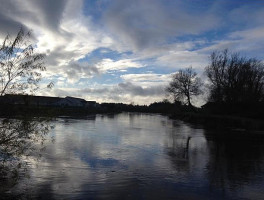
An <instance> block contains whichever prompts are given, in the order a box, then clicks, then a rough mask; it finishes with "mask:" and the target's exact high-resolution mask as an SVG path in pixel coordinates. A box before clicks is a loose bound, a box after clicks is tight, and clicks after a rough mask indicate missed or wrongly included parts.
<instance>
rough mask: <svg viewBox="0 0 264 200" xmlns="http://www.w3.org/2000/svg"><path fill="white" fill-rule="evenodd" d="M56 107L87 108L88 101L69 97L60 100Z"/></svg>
mask: <svg viewBox="0 0 264 200" xmlns="http://www.w3.org/2000/svg"><path fill="white" fill-rule="evenodd" d="M55 105H56V106H60V107H85V106H86V100H84V99H81V98H75V97H69V96H67V97H65V98H63V99H60V100H59V101H58V102H56V103H55Z"/></svg>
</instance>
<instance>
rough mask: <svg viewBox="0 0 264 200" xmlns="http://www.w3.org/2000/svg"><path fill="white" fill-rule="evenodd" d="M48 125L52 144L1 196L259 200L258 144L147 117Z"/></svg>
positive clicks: (262, 172) (262, 184)
mask: <svg viewBox="0 0 264 200" xmlns="http://www.w3.org/2000/svg"><path fill="white" fill-rule="evenodd" d="M52 124H53V125H54V129H52V130H51V131H50V133H49V135H48V137H52V138H53V140H52V141H51V140H47V141H46V142H45V143H44V145H45V149H44V150H42V152H41V157H40V158H38V159H30V158H28V164H27V172H28V173H27V174H28V175H27V176H25V177H22V178H20V179H19V181H18V182H17V183H16V184H14V185H13V186H12V187H10V188H9V189H8V190H6V191H5V195H2V197H3V196H4V197H5V198H6V199H11V198H17V199H264V190H263V188H264V142H263V141H259V140H240V139H235V138H232V140H229V139H225V140H223V139H219V138H218V139H217V138H215V137H214V130H211V131H206V130H204V129H202V128H201V127H195V126H192V125H190V124H186V123H184V122H182V121H177V120H170V119H168V118H167V117H165V116H161V115H151V114H131V113H122V114H117V115H96V116H91V117H87V118H85V119H70V118H58V119H57V120H55V121H53V122H52ZM215 131H217V130H215ZM0 187H1V186H0ZM0 199H1V197H0Z"/></svg>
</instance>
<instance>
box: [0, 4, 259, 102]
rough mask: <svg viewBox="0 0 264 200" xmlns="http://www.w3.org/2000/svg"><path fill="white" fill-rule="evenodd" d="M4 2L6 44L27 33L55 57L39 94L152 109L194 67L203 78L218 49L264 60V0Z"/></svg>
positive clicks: (0, 20)
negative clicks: (177, 78)
mask: <svg viewBox="0 0 264 200" xmlns="http://www.w3.org/2000/svg"><path fill="white" fill-rule="evenodd" d="M0 3H1V7H0V27H1V29H0V40H2V39H3V38H4V36H5V35H6V34H7V33H9V34H10V35H15V34H16V33H17V32H18V30H19V28H20V27H21V26H23V27H25V28H27V29H30V30H32V31H33V34H34V37H35V41H36V47H37V50H38V51H39V52H42V53H45V54H46V55H47V56H46V67H47V71H46V72H45V73H44V74H43V77H44V78H43V81H42V84H43V89H41V90H40V91H39V92H38V93H37V95H52V96H61V97H64V96H75V97H81V98H85V99H86V100H96V101H98V102H123V103H131V102H133V103H135V104H149V103H151V102H154V101H160V100H162V99H164V98H165V97H166V96H165V92H164V87H165V86H166V85H167V84H168V82H169V81H170V78H171V74H172V73H174V72H176V71H177V70H179V69H180V68H185V67H189V66H190V65H192V66H193V68H195V70H196V71H197V72H198V73H199V74H200V75H201V76H203V69H204V67H205V66H206V65H207V64H208V62H209V59H208V57H209V55H210V53H211V52H212V51H214V50H223V49H225V48H229V49H230V50H231V51H236V52H240V53H241V54H242V55H245V56H250V57H256V58H258V59H261V60H263V59H264V54H263V52H264V20H263V19H264V0H243V1H241V0H214V1H212V0H184V1H180V0H0ZM50 81H53V82H54V83H55V86H54V88H53V89H52V90H47V89H45V87H44V85H45V84H46V83H48V82H50Z"/></svg>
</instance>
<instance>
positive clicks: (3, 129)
mask: <svg viewBox="0 0 264 200" xmlns="http://www.w3.org/2000/svg"><path fill="white" fill-rule="evenodd" d="M50 128H51V127H50V126H49V124H48V120H47V119H32V118H24V119H22V120H21V119H1V120H0V185H1V187H0V193H1V194H2V196H1V198H4V197H5V195H3V194H5V193H6V192H7V191H8V190H9V189H10V188H12V187H14V186H15V185H16V184H17V182H18V181H19V180H20V178H21V177H25V176H26V175H28V174H27V171H26V170H27V164H28V162H27V158H28V156H32V155H34V157H35V158H38V157H39V156H40V155H41V154H40V152H41V151H42V148H41V147H43V146H42V145H43V143H44V141H45V139H46V138H45V136H46V135H47V133H48V132H49V130H50ZM40 144H41V145H40Z"/></svg>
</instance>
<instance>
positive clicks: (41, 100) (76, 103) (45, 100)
mask: <svg viewBox="0 0 264 200" xmlns="http://www.w3.org/2000/svg"><path fill="white" fill-rule="evenodd" d="M0 103H1V104H9V105H28V106H59V107H95V106H96V101H86V100H84V99H81V98H75V97H69V96H67V97H65V98H61V97H47V96H31V95H20V94H18V95H16V94H6V95H5V96H1V97H0Z"/></svg>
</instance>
